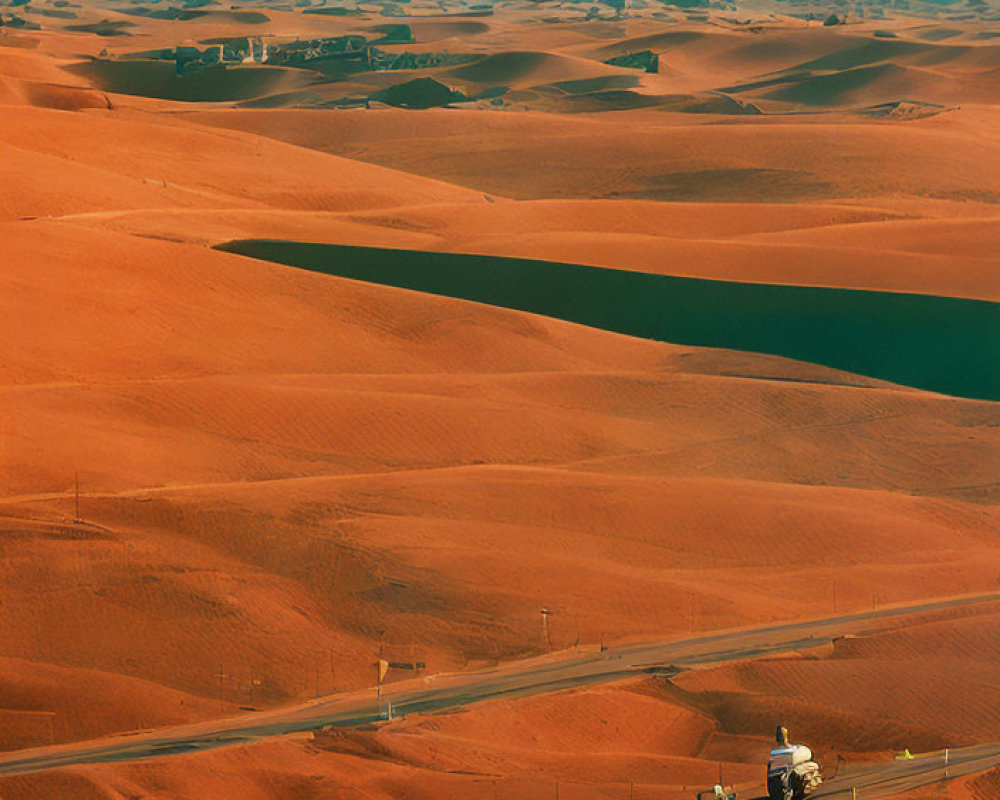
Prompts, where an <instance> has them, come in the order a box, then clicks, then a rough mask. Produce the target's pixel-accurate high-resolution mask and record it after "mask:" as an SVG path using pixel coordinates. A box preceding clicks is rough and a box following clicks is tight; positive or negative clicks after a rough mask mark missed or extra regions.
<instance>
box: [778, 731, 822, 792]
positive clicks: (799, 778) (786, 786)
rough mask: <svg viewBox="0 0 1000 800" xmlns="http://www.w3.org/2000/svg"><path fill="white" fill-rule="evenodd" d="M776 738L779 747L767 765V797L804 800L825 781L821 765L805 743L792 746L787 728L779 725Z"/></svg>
mask: <svg viewBox="0 0 1000 800" xmlns="http://www.w3.org/2000/svg"><path fill="white" fill-rule="evenodd" d="M774 738H775V741H776V742H777V745H778V746H777V747H775V748H774V749H772V750H771V758H770V759H769V760H768V762H767V796H768V798H769V800H802V798H804V797H805V796H806V795H808V794H810V793H811V792H812V791H813V790H814V789H816V787H817V786H819V785H820V784H821V783H822V782H823V776H822V775H821V774H820V768H819V764H817V763H816V762H815V761H813V754H812V750H810V749H809V748H808V747H806V746H805V745H804V744H789V743H788V729H787V728H785V727H783V726H781V725H779V726H778V730H777V732H776V733H775V737H774Z"/></svg>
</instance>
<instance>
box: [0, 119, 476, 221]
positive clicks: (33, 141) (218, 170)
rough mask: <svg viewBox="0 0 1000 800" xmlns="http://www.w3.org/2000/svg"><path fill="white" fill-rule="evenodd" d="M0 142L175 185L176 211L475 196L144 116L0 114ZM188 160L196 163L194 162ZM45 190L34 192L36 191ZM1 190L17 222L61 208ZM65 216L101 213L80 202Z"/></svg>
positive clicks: (13, 189) (39, 155) (139, 180)
mask: <svg viewBox="0 0 1000 800" xmlns="http://www.w3.org/2000/svg"><path fill="white" fill-rule="evenodd" d="M0 141H3V142H4V144H5V145H6V146H9V147H16V148H18V149H22V150H27V151H29V152H30V153H31V154H32V156H31V157H32V158H35V159H39V160H42V159H49V160H54V159H59V161H60V162H65V161H70V162H73V163H72V167H73V168H76V169H78V170H79V169H80V168H90V169H99V170H103V171H105V172H110V173H112V176H111V177H112V180H117V181H119V182H121V181H122V180H130V181H133V182H134V183H136V184H143V185H147V184H151V185H154V186H156V185H158V186H159V187H162V188H168V189H169V188H170V187H173V189H174V192H175V194H177V193H179V194H180V195H181V197H178V198H177V199H176V200H175V201H174V204H177V205H197V206H202V207H204V206H207V207H212V206H213V205H214V206H219V205H222V206H224V207H225V206H233V205H236V206H252V205H256V204H264V205H269V206H277V207H283V208H301V209H310V208H311V209H334V208H338V207H339V208H342V209H344V208H349V209H352V210H353V209H359V208H366V207H367V208H372V207H379V206H393V205H401V204H403V203H414V202H442V201H451V202H456V201H471V200H474V199H476V194H475V193H474V192H472V191H470V190H467V189H461V188H459V187H455V186H448V185H446V184H442V183H440V182H438V181H428V180H425V179H422V178H417V177H414V176H409V175H402V174H399V173H393V172H388V171H386V170H384V169H381V168H378V167H371V166H368V165H362V164H358V163H357V162H353V161H347V160H345V159H341V158H336V157H329V156H326V155H319V154H316V153H314V152H310V151H307V150H302V149H299V148H288V147H287V146H285V145H279V144H274V143H269V142H264V141H261V140H259V139H255V138H253V137H247V136H244V135H241V134H223V135H219V134H218V133H215V132H210V131H205V130H198V129H192V128H190V127H178V126H176V125H162V124H158V123H156V122H153V121H151V120H149V119H148V118H144V119H143V120H142V121H131V120H128V121H126V120H122V119H117V118H109V117H107V116H104V117H99V116H91V115H73V114H65V113H60V112H55V111H49V110H43V109H32V108H16V109H8V110H6V111H5V112H4V127H3V130H2V131H0ZM193 154H196V157H194V158H192V155H193ZM4 164H5V169H8V170H12V171H14V173H15V174H14V177H15V178H17V179H18V180H19V181H24V182H25V183H26V182H27V180H28V174H30V173H31V170H29V171H28V174H24V173H23V172H22V173H21V174H22V175H23V177H21V176H19V175H18V171H20V170H21V169H22V168H21V167H19V164H18V160H17V159H4ZM8 165H9V166H8ZM35 169H40V167H36V168H35ZM50 180H51V179H50ZM84 181H86V178H83V177H81V180H80V183H83V182H84ZM36 183H37V181H36ZM87 183H97V184H98V185H100V184H101V183H102V182H101V181H99V180H90V181H87ZM163 184H166V186H165V187H164V186H163ZM47 185H48V184H45V183H43V184H41V186H40V187H36V191H38V190H39V189H43V187H45V186H47ZM5 186H6V187H7V191H6V192H5V195H7V197H8V198H9V199H8V204H13V203H16V205H13V209H14V210H16V213H17V214H18V215H21V216H23V215H26V214H31V215H35V216H41V215H50V214H52V213H53V212H55V213H67V211H68V210H69V209H66V208H65V207H63V208H59V207H58V206H56V207H55V208H54V207H53V206H52V205H48V204H43V203H40V202H39V203H38V204H37V205H36V203H32V202H30V201H28V199H27V198H22V197H20V196H19V193H18V191H17V189H18V188H19V187H18V183H14V184H13V185H11V184H6V182H5ZM369 187H370V188H369ZM45 195H46V196H48V197H51V196H52V193H51V191H45ZM57 196H58V195H57ZM39 199H40V198H39ZM480 199H481V198H480ZM134 202H135V201H134V200H133V198H131V197H125V198H122V199H121V200H119V201H118V203H117V207H119V208H120V207H122V206H123V205H125V206H126V207H127V206H128V205H130V204H131V203H134ZM161 204H162V201H161ZM59 205H62V204H59ZM9 207H10V206H9ZM140 207H141V206H140ZM73 210H74V211H76V210H79V211H89V210H104V209H102V208H100V207H98V209H93V208H88V207H87V206H84V205H83V204H81V206H80V207H78V208H75V209H73Z"/></svg>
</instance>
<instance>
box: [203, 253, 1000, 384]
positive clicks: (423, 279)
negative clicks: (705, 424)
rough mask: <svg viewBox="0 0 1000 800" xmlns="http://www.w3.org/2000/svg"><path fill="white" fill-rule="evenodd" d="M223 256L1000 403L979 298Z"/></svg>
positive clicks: (515, 264) (456, 260) (405, 257)
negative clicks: (790, 360) (804, 363)
mask: <svg viewBox="0 0 1000 800" xmlns="http://www.w3.org/2000/svg"><path fill="white" fill-rule="evenodd" d="M218 249H220V250H225V251H227V252H230V253H238V254H240V255H245V256H250V257H252V258H258V259H263V260H266V261H272V262H276V263H279V264H285V265H288V266H291V267H298V268H300V269H306V270H311V271H313V272H321V273H323V274H326V275H337V276H340V277H343V278H352V279H355V280H361V281H368V282H371V283H379V284H384V285H388V286H396V287H400V288H404V289H413V290H416V291H420V292H428V293H431V294H437V295H445V296H448V297H456V298H461V299H463V300H473V301H476V302H480V303H488V304H489V305H493V306H502V307H505V308H512V309H518V310H521V311H530V312H533V313H536V314H544V315H546V316H549V317H556V318H558V319H563V320H568V321H570V322H576V323H580V324H582V325H589V326H592V327H595V328H603V329H605V330H609V331H616V332H618V333H624V334H628V335H630V336H640V337H643V338H647V339H657V340H660V341H665V342H673V343H676V344H686V345H699V346H703V347H723V348H729V349H733V350H746V351H752V352H757V353H769V354H772V355H778V356H785V357H787V358H794V359H798V360H800V361H809V362H813V363H816V364H823V365H825V366H828V367H834V368H836V369H842V370H846V371H848V372H855V373H859V374H861V375H868V376H870V377H873V378H880V379H882V380H887V381H892V382H894V383H899V384H903V385H906V386H913V387H916V388H919V389H927V390H930V391H934V392H941V393H944V394H950V395H955V396H958V397H969V398H977V399H983V400H1000V304H998V303H990V302H986V301H983V300H968V299H962V298H954V297H938V296H932V295H918V294H902V293H894V292H875V291H861V290H854V289H831V288H822V287H812V286H781V285H774V284H760V283H733V282H728V281H714V280H702V279H698V278H677V277H671V276H664V275H653V274H649V273H644V272H629V271H625V270H614V269H601V268H599V267H586V266H581V265H577V264H560V263H555V262H549V261H532V260H528V259H520V258H499V257H495V256H477V255H464V254H457V253H429V252H423V251H411V250H386V249H381V248H373V247H347V246H342V245H327V244H310V243H306V242H288V241H274V240H242V241H235V242H228V243H226V244H223V245H219V246H218Z"/></svg>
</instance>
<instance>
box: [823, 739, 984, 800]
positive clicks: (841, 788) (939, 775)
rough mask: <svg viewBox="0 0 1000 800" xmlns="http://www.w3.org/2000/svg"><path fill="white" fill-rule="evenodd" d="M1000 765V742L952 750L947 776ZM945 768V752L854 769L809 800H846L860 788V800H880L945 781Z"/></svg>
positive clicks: (852, 767) (827, 785) (953, 776)
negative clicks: (853, 790) (853, 791)
mask: <svg viewBox="0 0 1000 800" xmlns="http://www.w3.org/2000/svg"><path fill="white" fill-rule="evenodd" d="M998 764H1000V742H994V743H992V744H977V745H974V746H972V747H962V748H959V749H957V750H949V751H948V770H947V776H948V777H950V778H957V777H960V776H962V775H971V774H973V773H976V772H982V771H983V770H987V769H991V768H992V767H995V766H997V765H998ZM944 766H945V753H944V751H938V752H935V753H926V754H923V755H917V756H915V757H914V758H913V760H912V761H909V760H908V761H890V762H888V763H880V764H863V765H862V764H859V765H857V766H853V765H852V766H851V767H849V768H846V769H844V770H843V771H842V772H841V773H840V774H839V775H838V776H837V777H836V778H835V779H834V780H831V781H829V782H827V783H825V784H823V786H821V787H820V788H819V789H817V790H816V791H815V792H813V793H812V794H811V795H809V797H810V800H845V799H846V798H851V797H852V789H855V788H856V789H857V791H858V795H857V796H858V800H878V799H879V798H881V797H889V796H890V795H894V794H898V793H900V792H905V791H909V790H911V789H918V788H920V787H921V786H928V785H930V784H932V783H937V782H938V781H941V780H943V779H944V778H945V768H944Z"/></svg>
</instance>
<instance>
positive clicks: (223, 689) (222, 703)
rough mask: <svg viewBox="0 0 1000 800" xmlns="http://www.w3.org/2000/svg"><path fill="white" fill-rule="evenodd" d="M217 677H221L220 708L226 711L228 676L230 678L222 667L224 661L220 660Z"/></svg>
mask: <svg viewBox="0 0 1000 800" xmlns="http://www.w3.org/2000/svg"><path fill="white" fill-rule="evenodd" d="M215 677H216V678H218V679H219V710H220V711H225V710H226V678H228V677H229V676H228V675H226V673H225V671H224V670H223V669H222V662H221V661H220V662H219V671H218V673H217V674H216V676H215Z"/></svg>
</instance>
